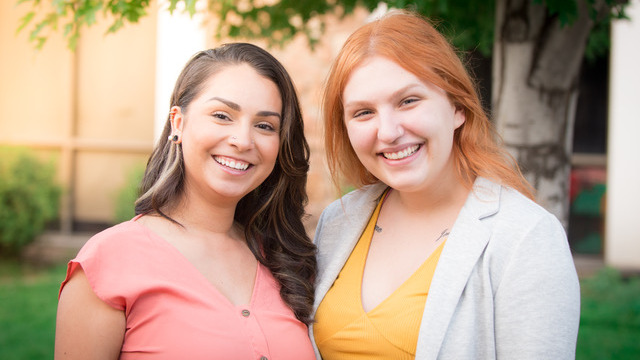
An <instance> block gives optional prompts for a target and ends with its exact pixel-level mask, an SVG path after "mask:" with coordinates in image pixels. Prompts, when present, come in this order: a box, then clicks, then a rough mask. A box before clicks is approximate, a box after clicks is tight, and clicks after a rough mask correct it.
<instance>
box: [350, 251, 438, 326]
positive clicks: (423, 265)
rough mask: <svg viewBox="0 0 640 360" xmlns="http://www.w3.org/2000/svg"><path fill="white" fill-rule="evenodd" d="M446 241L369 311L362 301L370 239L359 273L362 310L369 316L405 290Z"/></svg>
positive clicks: (359, 300) (359, 294) (359, 298)
mask: <svg viewBox="0 0 640 360" xmlns="http://www.w3.org/2000/svg"><path fill="white" fill-rule="evenodd" d="M445 243H446V239H445V240H444V241H443V242H442V243H441V244H440V245H438V246H437V247H436V248H435V249H434V250H433V251H432V252H431V254H429V256H428V257H427V258H426V259H425V260H424V261H423V262H422V263H421V264H420V266H418V268H417V269H416V270H415V271H414V272H413V273H411V275H409V277H408V278H406V279H405V280H404V281H403V282H402V284H400V285H399V286H398V287H397V288H395V289H394V290H393V291H392V292H391V293H390V294H389V295H388V296H387V297H385V298H384V299H382V301H380V302H379V303H378V304H377V305H376V306H374V307H373V308H372V309H370V310H369V311H367V310H365V308H364V305H363V302H362V283H363V280H364V268H365V265H366V260H367V257H368V254H369V247H370V246H371V240H369V243H368V244H367V246H366V252H364V258H365V259H364V262H363V264H362V266H361V269H359V274H360V286H359V288H358V302H359V305H360V310H362V312H363V313H364V314H365V315H366V316H367V317H369V316H371V315H373V314H374V313H375V312H376V311H377V310H378V309H379V308H381V307H382V306H384V305H385V304H386V303H388V302H391V301H392V300H393V298H395V297H396V296H397V294H398V293H399V292H400V291H401V290H403V289H404V288H406V287H407V286H409V285H408V284H409V283H410V282H411V281H412V280H413V278H414V277H416V276H417V274H418V273H420V272H421V271H422V270H423V269H424V267H425V266H427V264H428V263H429V262H430V260H431V258H433V256H434V255H435V254H436V253H437V252H438V251H439V249H440V248H441V247H442V246H444V244H445Z"/></svg>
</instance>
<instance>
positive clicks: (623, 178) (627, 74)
mask: <svg viewBox="0 0 640 360" xmlns="http://www.w3.org/2000/svg"><path fill="white" fill-rule="evenodd" d="M626 13H627V15H628V16H629V18H630V19H632V21H626V20H621V21H616V22H615V23H614V24H613V26H612V47H611V72H610V93H609V140H608V149H607V152H608V155H607V165H608V169H607V195H606V196H607V199H606V200H607V201H606V203H607V208H606V220H605V224H606V225H605V231H606V232H605V234H606V241H605V250H604V253H605V263H606V264H608V265H610V266H614V267H617V268H620V269H624V270H632V271H639V270H640V221H639V220H640V218H639V216H638V211H637V210H636V209H637V208H638V204H640V186H639V185H638V184H640V160H639V159H638V154H640V151H639V150H638V134H640V116H639V115H638V108H637V106H638V103H639V102H640V87H639V85H638V84H640V67H639V66H638V64H640V48H638V46H634V45H633V44H637V43H638V38H639V37H640V1H639V0H632V1H630V4H629V5H628V7H627V11H626Z"/></svg>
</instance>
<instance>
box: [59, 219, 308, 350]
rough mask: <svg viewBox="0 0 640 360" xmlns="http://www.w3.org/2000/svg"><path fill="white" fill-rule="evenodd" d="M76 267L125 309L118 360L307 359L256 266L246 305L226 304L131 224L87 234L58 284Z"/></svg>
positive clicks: (271, 283)
mask: <svg viewBox="0 0 640 360" xmlns="http://www.w3.org/2000/svg"><path fill="white" fill-rule="evenodd" d="M78 266H81V267H82V269H83V270H84V272H85V273H86V275H87V278H88V280H89V284H90V285H91V288H92V289H93V291H94V292H95V293H96V295H97V296H98V297H99V298H100V299H102V300H103V301H104V302H106V303H107V304H109V305H110V306H112V307H114V308H116V309H119V310H123V311H124V312H125V315H126V319H127V328H126V332H125V336H124V343H123V345H122V352H121V356H120V359H134V358H135V359H153V360H160V359H194V360H195V359H263V360H264V359H278V360H280V359H313V358H314V353H313V349H312V347H311V342H310V340H309V338H308V335H307V326H306V325H304V324H303V323H301V322H300V321H298V320H297V319H296V317H295V316H294V314H293V311H292V310H291V309H290V308H289V307H288V306H287V305H286V304H285V303H284V302H283V301H282V299H281V297H280V294H279V290H280V286H279V284H278V283H277V282H276V280H275V279H274V278H273V276H272V275H271V273H270V272H269V270H268V269H267V268H265V267H264V266H262V265H260V264H258V270H257V273H256V279H255V285H254V290H253V294H252V296H251V302H250V303H249V304H247V305H238V306H236V305H233V304H232V303H231V302H230V301H229V300H228V299H227V298H226V297H224V296H223V295H222V294H221V293H220V292H218V290H217V289H216V288H215V287H214V286H213V285H212V284H211V283H210V282H209V281H208V280H207V279H206V278H205V277H204V275H202V273H200V272H199V271H198V270H197V269H196V268H195V267H194V266H193V265H192V264H191V263H190V262H189V261H188V260H187V259H186V258H185V257H184V256H183V255H182V254H181V253H180V252H179V251H178V250H177V249H176V248H175V247H173V245H171V244H169V243H168V242H167V241H165V240H164V239H162V238H160V237H159V236H157V235H155V234H154V233H153V232H152V231H150V230H149V229H147V228H146V227H145V226H144V225H142V224H139V223H137V222H135V221H134V220H132V221H128V222H124V223H122V224H119V225H116V226H114V227H112V228H110V229H107V230H105V231H103V232H101V233H99V234H97V235H95V236H94V237H92V238H91V239H90V240H89V241H88V242H87V243H86V244H85V245H84V247H83V248H82V249H81V250H80V252H79V253H78V255H77V256H76V258H75V259H73V260H71V261H70V262H69V266H68V268H67V277H66V279H65V280H64V282H63V283H62V287H64V285H65V284H66V282H67V280H68V279H69V276H70V275H71V274H72V273H73V271H74V270H75V269H76V268H77V267H78ZM62 287H61V291H62ZM96 326H99V325H98V324H96Z"/></svg>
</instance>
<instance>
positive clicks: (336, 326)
mask: <svg viewBox="0 0 640 360" xmlns="http://www.w3.org/2000/svg"><path fill="white" fill-rule="evenodd" d="M385 195H386V194H385ZM383 199H384V197H383ZM382 203H383V201H380V202H379V203H378V206H377V207H376V209H375V211H374V213H373V215H371V219H370V220H369V223H368V225H367V227H366V229H365V230H364V232H363V233H362V235H361V236H360V239H359V240H358V244H357V245H356V247H355V248H354V249H353V252H352V253H351V255H350V256H349V259H348V260H347V262H346V264H345V265H344V267H343V268H342V270H341V271H340V274H339V275H338V278H337V279H336V281H335V282H334V283H333V286H332V287H331V289H329V291H328V292H327V295H326V296H325V297H324V299H323V300H322V302H321V303H320V306H319V307H318V310H317V312H316V318H315V319H316V323H315V324H314V325H313V326H314V335H315V340H316V344H317V345H318V349H319V350H320V354H321V355H322V358H323V359H325V360H331V359H347V360H349V359H354V360H355V359H367V360H371V359H413V358H414V357H415V353H416V345H417V343H418V332H419V330H420V322H421V320H422V312H423V310H424V305H425V301H426V300H427V294H428V292H429V286H430V285H431V278H432V277H433V272H434V271H435V268H436V265H437V264H438V259H439V258H440V253H441V252H442V248H443V244H444V241H443V243H442V244H440V245H439V246H438V248H437V249H436V250H435V251H434V252H433V253H432V254H431V255H430V256H429V258H428V259H427V260H425V262H424V263H422V265H420V267H419V268H418V270H416V272H415V273H413V274H412V275H411V276H410V277H409V279H407V280H406V281H405V282H404V283H403V284H402V285H400V287H398V288H397V289H396V290H395V291H394V292H393V293H392V294H391V295H389V297H388V298H386V299H385V300H383V301H382V302H381V303H380V304H378V306H376V307H375V308H374V309H372V310H371V311H369V312H365V311H364V309H363V308H362V297H361V294H362V276H363V274H364V266H365V262H366V259H367V254H368V253H369V246H370V244H371V239H372V237H373V231H374V227H375V224H376V222H377V220H378V215H379V213H380V208H381V206H382Z"/></svg>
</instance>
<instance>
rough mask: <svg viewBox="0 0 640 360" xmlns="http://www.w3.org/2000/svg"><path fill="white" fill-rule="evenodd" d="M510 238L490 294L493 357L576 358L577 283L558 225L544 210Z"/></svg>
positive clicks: (564, 238) (564, 236)
mask: <svg viewBox="0 0 640 360" xmlns="http://www.w3.org/2000/svg"><path fill="white" fill-rule="evenodd" d="M513 226H522V224H513ZM512 240H513V241H514V242H515V244H514V248H513V250H512V252H511V254H510V258H509V260H508V262H507V264H506V267H505V269H504V273H503V276H502V278H501V280H500V283H499V284H498V288H497V291H496V292H495V295H494V296H495V299H494V301H495V303H494V304H495V309H494V311H495V314H494V315H495V332H496V334H495V336H496V355H497V358H498V359H536V360H538V359H575V350H576V341H577V336H578V326H579V321H580V286H579V281H578V277H577V274H576V269H575V265H574V263H573V258H572V256H571V252H570V250H569V246H568V242H567V238H566V235H565V232H564V229H563V227H562V225H561V224H560V222H559V221H558V220H557V219H556V218H555V216H553V215H551V214H547V215H546V216H543V217H541V218H540V219H539V220H538V221H536V222H535V223H534V224H532V225H531V226H530V229H528V230H527V231H524V235H523V236H521V237H520V238H519V239H512Z"/></svg>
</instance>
